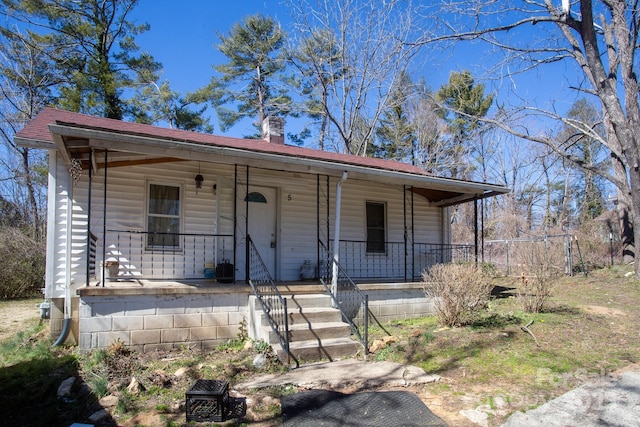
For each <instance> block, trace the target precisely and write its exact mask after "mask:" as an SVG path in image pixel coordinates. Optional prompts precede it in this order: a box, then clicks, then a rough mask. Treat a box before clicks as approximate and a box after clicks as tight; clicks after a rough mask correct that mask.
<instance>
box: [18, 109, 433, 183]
mask: <svg viewBox="0 0 640 427" xmlns="http://www.w3.org/2000/svg"><path fill="white" fill-rule="evenodd" d="M50 124H64V125H66V126H71V127H81V128H88V129H95V130H102V131H107V132H113V133H122V134H128V135H136V136H145V137H149V138H157V139H164V140H174V141H180V142H187V143H193V144H200V145H211V146H218V147H226V148H235V149H239V150H250V151H253V152H262V153H265V154H271V155H274V154H275V155H280V156H284V157H296V158H306V159H315V160H322V161H328V162H334V163H343V164H348V165H356V166H362V167H367V168H374V169H383V170H388V171H394V172H404V173H410V174H416V175H426V176H431V174H429V173H428V172H426V171H424V170H422V169H420V168H418V167H416V166H413V165H410V164H408V163H402V162H397V161H393V160H384V159H378V158H372V157H361V156H355V155H350V154H340V153H334V152H330V151H321V150H315V149H311V148H303V147H297V146H291V145H281V144H273V143H269V142H266V141H264V140H260V139H245V138H232V137H228V136H219V135H211V134H204V133H197V132H190V131H184V130H176V129H169V128H162V127H158V126H152V125H145V124H140V123H132V122H125V121H121V120H113V119H106V118H102V117H94V116H88V115H85V114H79V113H72V112H69V111H64V110H59V109H55V108H45V109H44V110H42V111H41V112H40V113H39V114H38V115H37V116H36V117H35V118H33V119H32V120H31V121H30V122H29V123H28V124H27V125H26V126H25V127H24V129H22V130H21V131H20V132H18V134H17V135H16V137H18V138H23V139H27V140H34V141H39V142H49V143H52V144H53V143H54V141H53V136H52V135H51V133H50V131H49V128H48V126H49V125H50Z"/></svg>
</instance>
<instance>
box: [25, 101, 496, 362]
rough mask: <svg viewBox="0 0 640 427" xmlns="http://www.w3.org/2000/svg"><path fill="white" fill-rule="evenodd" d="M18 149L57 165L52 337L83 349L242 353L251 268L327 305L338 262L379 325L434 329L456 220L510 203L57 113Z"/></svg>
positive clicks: (404, 170) (364, 168)
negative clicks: (430, 297)
mask: <svg viewBox="0 0 640 427" xmlns="http://www.w3.org/2000/svg"><path fill="white" fill-rule="evenodd" d="M16 141H17V142H18V143H19V144H21V145H23V146H29V147H35V148H42V149H46V150H48V152H49V202H48V203H49V205H48V234H47V269H46V286H45V298H46V299H47V300H48V301H50V302H51V303H52V305H53V307H54V308H53V310H52V318H51V321H52V323H51V325H52V328H51V329H52V333H53V334H54V336H57V335H60V336H59V338H58V340H59V341H67V342H73V343H77V344H78V345H79V346H80V347H81V348H83V349H90V348H96V347H104V346H106V345H109V344H110V343H111V342H113V341H114V340H116V339H120V340H122V341H123V342H125V343H126V344H128V345H130V346H132V347H134V348H137V349H140V350H143V351H148V350H153V349H165V348H166V349H168V348H172V347H174V346H177V345H185V344H188V345H193V346H196V347H198V348H208V347H211V346H213V345H216V344H217V343H220V342H222V341H225V340H227V339H229V338H233V337H235V335H236V334H237V332H238V326H239V324H240V323H241V321H242V319H243V318H248V317H250V313H249V312H250V311H251V310H252V308H251V304H252V302H251V298H253V297H254V294H255V292H254V286H253V284H252V283H251V282H252V280H254V279H255V278H254V277H247V275H253V274H254V273H250V271H253V270H252V269H253V268H254V267H255V264H256V263H259V264H260V265H261V266H264V267H263V274H264V276H265V277H267V281H270V282H274V283H276V284H278V287H279V288H280V289H281V290H282V292H283V293H287V294H296V293H301V292H306V293H312V292H324V289H325V288H323V287H322V286H321V285H319V283H320V281H321V280H322V278H323V277H324V276H323V275H325V274H327V268H323V267H325V266H328V265H330V264H332V263H333V262H332V261H331V260H335V261H336V265H338V263H339V265H341V267H342V268H343V271H344V275H346V276H348V277H349V278H350V279H351V280H352V281H353V282H356V283H357V284H358V285H360V286H361V288H362V289H364V290H365V291H366V290H367V289H368V291H367V292H369V293H370V295H371V301H372V302H373V306H372V307H371V311H372V313H377V316H378V317H379V318H381V319H383V320H387V319H390V318H394V317H406V316H416V315H423V314H425V312H428V310H429V303H428V301H425V300H424V295H423V293H422V290H421V289H420V286H419V284H416V282H419V281H420V278H421V273H422V271H423V270H424V269H425V268H428V267H429V266H430V265H432V264H433V263H436V262H448V261H450V260H452V259H458V258H461V259H467V260H470V258H471V257H472V255H473V248H471V247H455V246H453V245H451V242H450V230H449V225H448V224H449V222H448V220H447V218H448V214H447V209H448V207H449V206H452V205H455V204H458V203H464V202H467V201H472V200H478V199H481V198H485V197H490V196H494V195H497V194H501V193H505V192H506V191H507V189H506V188H504V187H502V186H497V185H491V184H485V183H476V182H465V181H458V180H452V179H446V178H440V177H435V176H432V175H430V174H428V173H426V172H424V171H422V170H420V169H418V168H416V167H413V166H411V165H407V164H403V163H399V162H393V161H386V160H381V159H371V158H363V157H357V156H350V155H342V154H337V153H329V152H323V151H317V150H311V149H305V148H300V147H290V146H287V145H284V144H282V143H277V142H267V141H261V140H260V141H256V140H245V139H238V138H227V137H220V136H215V135H204V134H198V133H192V132H185V131H177V130H171V129H163V128H158V127H154V126H148V125H140V124H134V123H126V122H121V121H115V120H109V119H103V118H96V117H90V116H86V115H81V114H76V113H70V112H66V111H61V110H56V109H45V110H44V111H43V112H42V113H40V114H39V115H38V116H37V117H36V118H35V119H33V120H32V121H31V122H30V123H29V124H28V125H27V126H26V127H25V128H24V129H23V130H22V131H21V132H20V133H19V134H18V135H17V136H16ZM338 207H339V209H338ZM338 223H339V224H340V227H339V230H336V228H335V224H338ZM336 231H339V233H336ZM338 235H339V239H338V242H337V243H336V241H335V240H336V239H335V237H336V236H338ZM248 237H250V240H251V242H252V244H250V243H249V238H248ZM248 245H249V246H248ZM336 249H337V250H336ZM249 253H251V254H256V255H257V258H256V257H255V256H253V257H252V256H251V255H248V254H249ZM258 258H259V261H256V260H257V259H258ZM329 270H330V268H329ZM334 271H337V270H334ZM334 275H335V273H334ZM261 280H262V281H264V279H261ZM249 284H251V285H252V286H249Z"/></svg>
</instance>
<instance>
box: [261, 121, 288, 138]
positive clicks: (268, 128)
mask: <svg viewBox="0 0 640 427" xmlns="http://www.w3.org/2000/svg"><path fill="white" fill-rule="evenodd" d="M262 138H263V139H264V140H265V141H267V142H270V143H272V144H281V145H284V118H283V117H266V118H265V119H264V121H263V122H262Z"/></svg>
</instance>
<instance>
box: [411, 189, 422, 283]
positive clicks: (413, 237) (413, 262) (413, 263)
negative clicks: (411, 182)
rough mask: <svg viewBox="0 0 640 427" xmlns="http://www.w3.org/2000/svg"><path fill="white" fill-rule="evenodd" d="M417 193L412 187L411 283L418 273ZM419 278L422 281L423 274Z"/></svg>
mask: <svg viewBox="0 0 640 427" xmlns="http://www.w3.org/2000/svg"><path fill="white" fill-rule="evenodd" d="M415 194H416V193H415V191H413V186H411V281H412V282H413V281H414V280H415V276H414V275H415V272H416V232H415V230H416V227H415V214H414V205H415ZM418 278H419V279H420V280H421V279H422V273H419V274H418Z"/></svg>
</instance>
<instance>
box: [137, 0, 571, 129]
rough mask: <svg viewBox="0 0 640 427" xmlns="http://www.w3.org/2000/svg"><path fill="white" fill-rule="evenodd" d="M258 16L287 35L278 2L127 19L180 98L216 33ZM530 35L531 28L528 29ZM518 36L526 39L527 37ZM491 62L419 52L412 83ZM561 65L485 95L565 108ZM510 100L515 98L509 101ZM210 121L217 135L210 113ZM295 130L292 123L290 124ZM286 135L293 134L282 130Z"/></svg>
mask: <svg viewBox="0 0 640 427" xmlns="http://www.w3.org/2000/svg"><path fill="white" fill-rule="evenodd" d="M255 13H262V14H265V15H269V16H272V17H274V18H276V19H277V20H278V21H279V22H280V23H281V25H282V27H283V28H284V30H285V31H291V18H290V16H289V11H288V9H287V7H286V5H285V4H284V3H283V2H282V1H280V0H235V1H234V0H230V1H229V0H227V1H225V0H215V1H214V0H182V1H181V2H176V1H175V0H140V2H139V4H138V6H137V7H136V8H135V9H134V10H133V12H132V13H131V14H130V15H129V17H130V18H131V19H132V20H134V21H136V22H138V23H142V22H147V23H149V24H150V25H151V29H150V30H149V31H148V32H146V33H144V34H142V35H139V36H137V37H136V41H137V43H138V45H139V46H140V48H141V49H142V50H144V51H148V52H149V53H151V54H152V55H153V56H154V57H155V58H156V59H157V60H158V61H160V62H161V63H162V65H163V67H164V74H163V76H162V80H169V82H170V83H171V87H172V88H173V89H174V90H176V91H178V92H181V93H185V92H188V91H192V90H195V89H197V88H200V87H202V86H204V85H205V84H207V83H208V82H209V80H210V78H211V76H212V75H214V71H213V68H212V65H214V64H219V63H222V62H224V60H225V59H224V57H223V56H222V55H221V54H220V53H218V51H217V50H216V49H215V45H216V43H218V37H217V34H227V33H228V31H229V28H230V27H231V25H233V24H234V23H236V22H239V21H241V20H242V19H243V18H244V17H245V16H248V15H252V14H255ZM531 31H533V28H531ZM521 36H525V37H526V36H528V35H527V34H526V33H524V34H522V35H521ZM490 61H491V59H490V57H489V56H487V55H486V54H485V53H484V52H483V47H482V46H481V45H477V44H475V45H474V44H470V43H468V44H464V45H458V46H457V47H456V48H455V49H454V50H453V51H447V52H439V51H437V50H430V51H426V50H425V51H423V52H421V53H420V55H418V60H417V61H416V62H415V64H414V66H413V67H412V70H411V71H412V77H413V78H414V79H416V80H417V79H420V78H424V79H425V80H426V82H427V85H428V86H430V87H431V88H432V89H434V90H437V89H438V88H439V87H440V86H441V85H442V84H444V83H446V82H447V79H448V76H449V74H450V72H451V71H461V70H464V69H469V70H471V71H472V73H473V74H474V75H475V76H476V77H478V78H480V77H481V75H482V73H483V70H485V69H486V68H487V67H489V66H490V65H491V64H490V63H489V62H490ZM564 67H565V65H557V66H555V67H554V68H550V67H546V68H545V69H543V70H536V71H533V72H529V73H527V74H526V75H522V76H518V77H516V78H515V79H513V80H512V79H508V80H507V79H505V80H502V81H495V80H494V81H485V82H483V83H485V85H486V89H487V91H491V92H494V93H496V95H497V100H498V101H500V102H508V101H509V100H515V99H516V98H517V97H520V98H525V99H527V100H528V102H530V103H531V104H533V105H537V106H540V107H545V108H548V107H549V102H550V99H553V100H554V101H555V105H556V108H559V109H560V110H561V111H562V110H565V109H568V108H569V107H570V106H571V104H572V103H573V101H574V100H575V98H576V94H575V93H571V92H569V91H568V90H567V85H568V83H567V79H566V78H565V77H566V74H567V73H569V70H566V69H565V68H564ZM514 95H516V96H515V97H514ZM211 115H212V117H211V122H212V123H213V124H214V126H215V128H216V131H214V132H216V133H218V132H219V130H218V129H219V126H218V123H217V119H216V117H215V113H213V112H212V113H211ZM292 125H293V126H295V124H294V123H292ZM287 130H289V131H296V132H297V131H298V130H299V129H293V128H292V127H290V126H287ZM251 132H252V129H251V128H250V125H249V124H247V123H244V124H239V125H237V126H235V127H234V128H232V129H231V130H230V131H229V132H227V134H229V135H231V136H242V135H243V134H248V133H251Z"/></svg>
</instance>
